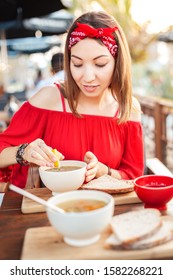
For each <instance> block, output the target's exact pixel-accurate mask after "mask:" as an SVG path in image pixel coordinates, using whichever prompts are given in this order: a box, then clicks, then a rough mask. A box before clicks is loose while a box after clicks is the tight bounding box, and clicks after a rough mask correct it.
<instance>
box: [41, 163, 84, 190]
mask: <svg viewBox="0 0 173 280" xmlns="http://www.w3.org/2000/svg"><path fill="white" fill-rule="evenodd" d="M64 166H66V167H67V166H77V167H80V168H79V169H75V170H71V171H56V172H53V171H49V170H50V169H52V168H51V167H46V166H40V167H39V174H40V178H41V180H42V182H43V184H44V185H45V186H46V187H47V188H48V189H50V190H51V191H52V194H53V195H55V194H58V193H62V192H67V191H72V190H77V189H78V188H79V187H81V185H82V184H83V182H84V180H85V173H86V166H87V164H86V163H85V162H83V161H78V160H62V161H61V167H64Z"/></svg>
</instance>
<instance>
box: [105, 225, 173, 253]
mask: <svg viewBox="0 0 173 280" xmlns="http://www.w3.org/2000/svg"><path fill="white" fill-rule="evenodd" d="M172 229H173V228H172V224H171V223H170V222H169V221H168V220H165V221H163V222H162V225H161V227H160V228H159V229H158V231H157V232H155V233H154V234H151V235H150V236H149V237H146V238H143V239H141V240H139V241H136V242H134V243H131V244H125V245H124V244H123V243H121V242H120V241H119V240H118V239H117V237H116V235H115V234H111V235H110V236H109V237H108V238H107V240H106V241H105V248H107V249H125V250H140V249H148V248H152V247H154V246H158V245H161V244H163V243H166V242H168V241H170V240H172V239H173V232H172Z"/></svg>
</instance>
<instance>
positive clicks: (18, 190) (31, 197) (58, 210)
mask: <svg viewBox="0 0 173 280" xmlns="http://www.w3.org/2000/svg"><path fill="white" fill-rule="evenodd" d="M9 189H10V190H12V191H14V192H17V193H19V194H21V195H23V196H26V197H28V198H30V199H32V200H34V201H36V202H38V203H39V204H42V205H43V206H45V207H49V208H51V209H52V210H54V211H56V212H59V213H61V214H64V213H66V212H65V211H64V210H63V209H62V208H59V207H57V206H56V205H53V204H49V203H48V202H47V201H46V200H44V199H42V198H40V197H38V196H36V195H34V194H32V193H29V192H27V191H25V190H23V189H20V188H18V187H16V186H14V185H10V186H9Z"/></svg>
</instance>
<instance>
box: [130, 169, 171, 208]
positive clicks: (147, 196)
mask: <svg viewBox="0 0 173 280" xmlns="http://www.w3.org/2000/svg"><path fill="white" fill-rule="evenodd" d="M134 190H135V192H136V194H137V196H138V197H139V199H140V200H141V201H142V202H144V207H145V208H156V209H159V210H166V209H167V205H166V204H167V203H168V202H169V201H170V200H171V199H172V198H173V177H169V176H161V175H144V176H141V177H138V178H136V179H135V180H134Z"/></svg>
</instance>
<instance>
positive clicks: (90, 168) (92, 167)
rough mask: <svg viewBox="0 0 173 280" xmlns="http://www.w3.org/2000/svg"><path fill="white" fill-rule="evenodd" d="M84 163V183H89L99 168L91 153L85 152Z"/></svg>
mask: <svg viewBox="0 0 173 280" xmlns="http://www.w3.org/2000/svg"><path fill="white" fill-rule="evenodd" d="M84 161H85V162H86V163H87V172H86V178H85V180H86V182H89V181H91V180H92V179H94V178H95V177H96V174H97V172H98V168H99V162H98V159H97V157H96V156H95V155H94V154H93V153H92V152H86V154H85V156H84Z"/></svg>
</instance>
